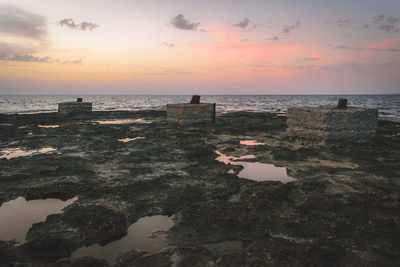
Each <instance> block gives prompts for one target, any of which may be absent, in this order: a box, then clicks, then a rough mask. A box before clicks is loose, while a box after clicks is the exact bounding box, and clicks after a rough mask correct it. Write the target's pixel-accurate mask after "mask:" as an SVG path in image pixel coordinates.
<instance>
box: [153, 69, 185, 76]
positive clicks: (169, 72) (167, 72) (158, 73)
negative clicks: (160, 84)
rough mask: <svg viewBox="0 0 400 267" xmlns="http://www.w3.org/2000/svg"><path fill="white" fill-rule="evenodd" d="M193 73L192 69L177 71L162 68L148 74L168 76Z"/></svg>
mask: <svg viewBox="0 0 400 267" xmlns="http://www.w3.org/2000/svg"><path fill="white" fill-rule="evenodd" d="M189 74H193V72H190V71H176V70H162V71H158V72H149V73H147V75H154V76H168V75H189Z"/></svg>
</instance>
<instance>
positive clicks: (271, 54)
mask: <svg viewBox="0 0 400 267" xmlns="http://www.w3.org/2000/svg"><path fill="white" fill-rule="evenodd" d="M207 28H208V34H209V35H211V36H212V37H213V38H214V42H210V43H205V44H204V43H187V44H186V46H188V47H190V48H192V49H196V50H200V51H204V52H206V53H208V54H209V55H210V56H211V57H215V58H220V57H226V58H230V59H232V58H237V59H243V60H256V61H265V60H270V59H277V58H279V59H285V58H290V57H292V56H295V55H296V54H298V53H299V52H300V50H301V49H302V47H301V46H300V45H298V44H269V43H255V42H251V41H249V42H243V41H242V40H243V36H239V34H238V32H237V30H236V29H232V28H228V27H225V26H220V25H215V24H213V25H209V26H208V27H207Z"/></svg>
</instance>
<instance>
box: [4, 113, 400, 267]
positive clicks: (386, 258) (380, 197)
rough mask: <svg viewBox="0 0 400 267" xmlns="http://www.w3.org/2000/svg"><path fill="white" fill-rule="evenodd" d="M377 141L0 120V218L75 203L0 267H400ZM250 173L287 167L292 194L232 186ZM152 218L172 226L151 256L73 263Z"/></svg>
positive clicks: (383, 145) (70, 120)
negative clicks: (10, 206)
mask: <svg viewBox="0 0 400 267" xmlns="http://www.w3.org/2000/svg"><path fill="white" fill-rule="evenodd" d="M377 129H378V130H377V134H376V137H375V138H374V140H373V141H372V142H371V143H368V144H355V145H351V144H347V145H346V146H344V147H333V148H329V149H327V148H311V147H308V148H304V147H302V146H300V145H299V144H298V143H296V142H294V141H291V140H289V138H288V136H287V135H286V132H285V130H286V117H285V116H279V115H277V114H272V113H247V112H234V113H225V114H218V115H217V119H216V123H215V124H208V125H198V126H191V127H181V126H179V125H176V124H173V123H168V122H167V119H166V112H165V111H140V112H128V111H114V112H93V113H91V114H86V115H78V116H75V117H67V116H60V115H58V114H56V113H44V114H31V115H4V114H3V115H0V138H1V142H0V151H1V153H2V154H0V158H1V159H0V205H1V206H0V209H1V208H2V206H3V207H4V206H5V205H6V204H7V203H9V202H10V201H12V200H14V199H16V198H18V197H23V198H25V199H26V200H28V202H29V200H36V199H48V198H56V199H60V200H63V201H65V200H67V199H71V198H74V197H76V200H75V201H74V202H73V203H72V204H70V205H69V206H67V207H65V208H64V210H63V211H62V212H61V213H55V214H51V215H49V216H47V218H46V219H44V220H43V221H39V222H36V223H35V224H33V225H32V226H31V227H30V228H29V231H28V232H27V234H26V237H25V239H26V240H24V241H22V242H17V241H16V240H14V241H13V240H2V241H0V265H5V266H108V265H114V266H133V265H134V266H174V265H175V266H399V265H400V195H399V192H400V164H399V162H400V123H399V122H393V121H387V120H379V122H378V128H377ZM241 141H242V142H241ZM243 141H254V142H256V144H257V145H246V144H252V143H246V142H243ZM217 152H218V153H219V154H217ZM221 155H223V156H226V157H229V159H230V162H225V163H228V164H225V163H224V161H223V160H216V158H218V157H219V156H221ZM221 161H222V162H221ZM238 162H239V163H240V164H239V163H238ZM250 163H260V164H265V165H267V164H271V165H268V166H276V167H280V168H282V167H285V168H287V175H289V176H290V177H292V178H293V181H291V182H286V183H283V182H280V181H273V179H271V181H254V180H251V179H245V178H240V177H241V176H243V173H242V170H243V169H244V168H250V167H251V166H253V165H249V164H250ZM246 164H247V165H246ZM257 166H259V165H257ZM251 171H252V170H251V169H250V170H249V172H251ZM155 215H164V216H167V217H168V218H171V219H172V220H173V223H174V224H173V226H172V227H170V228H169V230H167V231H164V232H163V233H158V234H160V235H163V237H164V238H165V241H164V243H165V245H163V246H162V247H161V248H158V249H154V250H148V251H143V250H139V249H136V250H131V251H121V253H120V254H119V256H118V258H117V259H116V260H112V261H110V260H109V261H105V260H104V259H100V258H97V259H96V258H94V257H89V256H82V257H77V256H74V253H76V251H77V250H78V249H79V248H84V247H86V246H92V245H95V244H100V245H99V247H101V246H107V244H111V243H112V242H114V241H116V240H119V239H121V238H123V237H124V236H126V235H127V233H128V232H129V230H128V229H130V228H129V227H130V226H131V225H133V224H135V223H136V222H138V220H140V219H141V218H144V217H151V216H155ZM0 216H4V215H1V214H0ZM15 223H16V224H17V223H18V222H15ZM12 227H13V226H12V225H10V228H12ZM2 230H3V231H7V229H2ZM0 231H1V230H0ZM154 235H155V236H154V238H156V237H157V233H155V234H154Z"/></svg>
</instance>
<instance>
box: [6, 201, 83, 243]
mask: <svg viewBox="0 0 400 267" xmlns="http://www.w3.org/2000/svg"><path fill="white" fill-rule="evenodd" d="M77 199H78V198H77V197H74V198H71V199H68V200H66V201H62V200H59V199H55V198H49V199H38V200H29V201H26V200H25V198H23V197H18V198H16V199H14V200H11V201H8V202H5V203H3V205H2V206H0V240H11V239H15V240H16V241H17V242H24V241H25V235H26V233H27V232H28V230H29V228H30V227H31V226H32V224H34V223H38V222H42V221H45V220H46V217H47V216H48V215H50V214H56V213H60V212H61V211H62V209H63V208H65V207H66V206H68V205H70V204H72V203H73V202H75V201H76V200H77Z"/></svg>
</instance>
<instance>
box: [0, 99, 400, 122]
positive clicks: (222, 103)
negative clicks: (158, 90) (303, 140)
mask: <svg viewBox="0 0 400 267" xmlns="http://www.w3.org/2000/svg"><path fill="white" fill-rule="evenodd" d="M77 97H78V96H53V95H52V96H0V113H40V112H55V111H57V104H58V103H59V102H65V101H75V100H76V98H77ZM80 97H83V98H84V101H85V102H86V101H87V102H92V103H93V109H94V110H143V109H162V108H164V107H165V104H167V103H171V104H172V103H188V102H189V101H190V99H191V96H188V95H141V96H137V95H129V96H122V95H116V96H111V95H107V96H105V95H102V96H93V95H91V96H80ZM339 97H344V98H347V99H348V100H349V105H351V106H360V107H371V108H378V109H379V115H380V116H381V117H387V118H391V119H394V120H398V121H400V95H346V96H341V95H205V96H202V97H201V102H212V103H214V102H215V103H217V111H220V112H226V111H239V110H240V111H253V112H257V111H270V112H285V111H286V109H287V108H288V107H291V106H319V105H328V104H330V105H335V104H336V103H337V100H338V98H339Z"/></svg>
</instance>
